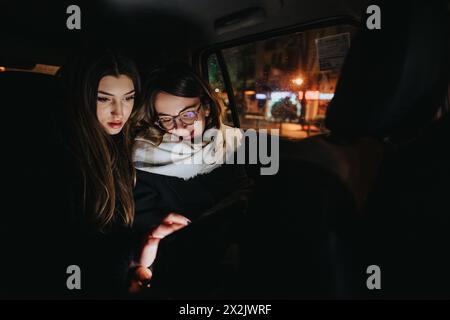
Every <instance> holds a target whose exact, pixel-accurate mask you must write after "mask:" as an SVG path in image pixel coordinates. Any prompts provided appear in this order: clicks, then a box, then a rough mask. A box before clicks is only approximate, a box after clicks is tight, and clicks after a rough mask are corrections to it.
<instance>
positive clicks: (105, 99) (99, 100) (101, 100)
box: [97, 97, 109, 102]
mask: <svg viewBox="0 0 450 320" xmlns="http://www.w3.org/2000/svg"><path fill="white" fill-rule="evenodd" d="M97 101H98V102H107V101H109V99H108V98H105V97H97Z"/></svg>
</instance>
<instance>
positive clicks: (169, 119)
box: [159, 118, 172, 123]
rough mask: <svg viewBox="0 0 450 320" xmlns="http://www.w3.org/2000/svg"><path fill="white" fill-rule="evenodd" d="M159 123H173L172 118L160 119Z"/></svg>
mask: <svg viewBox="0 0 450 320" xmlns="http://www.w3.org/2000/svg"><path fill="white" fill-rule="evenodd" d="M159 121H161V122H162V123H169V122H170V121H172V118H159Z"/></svg>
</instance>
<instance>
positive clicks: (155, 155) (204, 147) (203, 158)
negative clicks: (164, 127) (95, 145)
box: [133, 124, 243, 180]
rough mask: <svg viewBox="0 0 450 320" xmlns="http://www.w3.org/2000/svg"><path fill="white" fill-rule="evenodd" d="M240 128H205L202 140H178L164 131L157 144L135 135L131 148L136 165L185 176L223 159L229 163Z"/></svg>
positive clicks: (202, 171) (215, 165)
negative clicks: (132, 148)
mask: <svg viewBox="0 0 450 320" xmlns="http://www.w3.org/2000/svg"><path fill="white" fill-rule="evenodd" d="M242 137H243V134H242V132H241V130H239V129H237V128H232V127H229V126H226V125H223V124H222V125H221V129H220V130H219V129H216V128H212V129H208V130H206V131H205V132H204V134H203V141H201V142H198V143H197V142H196V141H194V143H192V142H191V141H186V140H183V141H178V138H177V137H175V136H174V135H171V134H169V133H166V134H165V135H164V136H163V140H162V142H161V144H160V145H158V146H157V145H155V144H154V143H153V142H151V141H149V140H146V139H143V138H137V139H136V141H135V147H134V152H133V163H134V166H135V167H136V169H138V170H142V171H146V172H151V173H156V174H161V175H166V176H173V177H178V178H183V179H184V180H188V179H190V178H193V177H195V176H197V175H200V174H205V173H209V172H211V171H212V170H214V169H216V168H218V167H220V166H221V165H222V164H224V163H230V159H232V158H233V157H234V153H235V152H236V150H237V149H238V148H239V147H241V145H242Z"/></svg>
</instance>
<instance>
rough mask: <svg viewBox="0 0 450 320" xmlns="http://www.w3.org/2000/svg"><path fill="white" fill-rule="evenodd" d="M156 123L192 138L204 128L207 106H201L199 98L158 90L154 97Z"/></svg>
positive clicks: (173, 132) (170, 130)
mask: <svg viewBox="0 0 450 320" xmlns="http://www.w3.org/2000/svg"><path fill="white" fill-rule="evenodd" d="M155 109H156V113H157V115H158V125H159V126H160V127H161V128H162V129H164V130H165V131H167V132H169V133H171V134H174V135H176V136H179V137H182V138H183V139H192V138H194V137H196V136H201V135H202V134H203V131H204V129H205V118H206V117H208V116H209V112H210V110H209V108H208V107H206V108H203V106H202V104H201V101H200V98H198V97H195V98H185V97H179V96H174V95H171V94H169V93H166V92H160V93H158V94H157V95H156V97H155Z"/></svg>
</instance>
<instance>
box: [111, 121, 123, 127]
mask: <svg viewBox="0 0 450 320" xmlns="http://www.w3.org/2000/svg"><path fill="white" fill-rule="evenodd" d="M122 124H123V122H122V121H113V122H108V126H109V127H110V128H112V129H119V128H121V127H122Z"/></svg>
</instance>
